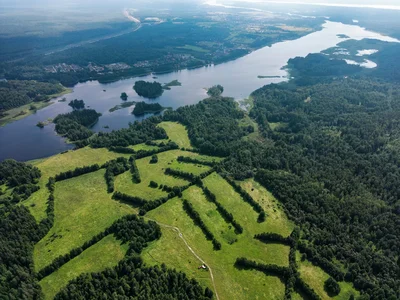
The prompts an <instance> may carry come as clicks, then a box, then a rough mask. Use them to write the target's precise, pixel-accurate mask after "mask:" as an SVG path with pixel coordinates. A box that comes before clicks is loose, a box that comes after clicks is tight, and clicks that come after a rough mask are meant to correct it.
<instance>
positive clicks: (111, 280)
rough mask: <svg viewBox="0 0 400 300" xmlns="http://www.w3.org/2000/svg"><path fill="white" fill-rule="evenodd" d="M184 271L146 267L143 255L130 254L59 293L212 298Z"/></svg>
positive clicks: (67, 296) (63, 295)
mask: <svg viewBox="0 0 400 300" xmlns="http://www.w3.org/2000/svg"><path fill="white" fill-rule="evenodd" d="M212 295H213V293H212V291H211V290H210V289H208V288H207V289H206V290H205V291H204V290H203V289H202V288H201V286H200V285H199V284H198V283H197V282H196V281H194V280H189V279H188V278H187V277H186V275H185V274H184V273H182V272H177V271H175V270H171V269H167V268H166V267H165V265H161V267H158V266H155V267H147V266H145V265H144V264H143V262H142V260H141V258H140V257H131V258H129V259H126V260H124V261H122V262H120V263H119V265H118V266H117V267H115V268H114V269H107V270H105V271H103V272H101V273H92V274H83V275H81V276H79V277H78V278H77V279H75V280H73V281H71V282H70V283H69V285H68V286H67V287H66V288H64V289H63V290H62V291H61V292H60V293H59V294H58V295H57V296H56V297H55V299H57V300H62V299H66V300H67V299H68V300H70V299H100V298H104V299H182V300H190V299H198V300H206V299H211V298H212Z"/></svg>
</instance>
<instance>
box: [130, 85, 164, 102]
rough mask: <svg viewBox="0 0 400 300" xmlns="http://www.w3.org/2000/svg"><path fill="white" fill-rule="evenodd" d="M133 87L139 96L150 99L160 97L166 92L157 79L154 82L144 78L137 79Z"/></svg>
mask: <svg viewBox="0 0 400 300" xmlns="http://www.w3.org/2000/svg"><path fill="white" fill-rule="evenodd" d="M133 89H134V90H135V92H136V93H137V94H138V95H139V96H141V97H145V98H150V99H155V98H158V97H160V96H161V95H162V94H163V92H164V89H163V88H162V85H161V83H159V82H156V81H154V82H147V81H143V80H139V81H136V82H135V85H134V86H133Z"/></svg>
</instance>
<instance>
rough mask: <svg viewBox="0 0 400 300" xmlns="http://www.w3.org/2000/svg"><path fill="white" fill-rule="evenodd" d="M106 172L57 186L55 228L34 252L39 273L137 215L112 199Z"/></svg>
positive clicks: (86, 175) (130, 208) (78, 178)
mask: <svg viewBox="0 0 400 300" xmlns="http://www.w3.org/2000/svg"><path fill="white" fill-rule="evenodd" d="M104 172H105V171H104V170H99V171H97V172H93V173H89V174H85V175H82V176H79V177H75V178H72V179H68V180H64V181H61V182H57V183H56V187H55V193H54V197H55V207H54V213H55V222H54V226H53V228H51V230H50V231H49V233H48V234H47V235H46V236H45V237H44V238H43V239H42V240H40V241H39V242H38V243H37V244H36V245H35V249H34V261H35V269H36V270H37V271H38V270H40V269H42V268H43V267H45V266H46V265H48V264H50V263H51V262H52V261H53V260H54V259H55V258H57V257H58V256H60V255H64V254H66V253H68V252H69V251H71V250H72V249H74V248H76V247H80V246H81V245H83V243H84V242H86V241H88V240H90V239H91V238H92V237H93V236H94V235H97V234H99V233H101V232H102V231H104V229H106V228H107V227H109V226H110V225H111V224H112V223H113V222H114V221H115V220H117V219H119V218H120V217H122V216H124V215H126V214H132V213H135V212H136V210H135V209H133V208H132V207H131V206H128V205H126V204H122V203H119V202H117V201H114V200H111V194H108V193H107V187H106V182H105V180H104Z"/></svg>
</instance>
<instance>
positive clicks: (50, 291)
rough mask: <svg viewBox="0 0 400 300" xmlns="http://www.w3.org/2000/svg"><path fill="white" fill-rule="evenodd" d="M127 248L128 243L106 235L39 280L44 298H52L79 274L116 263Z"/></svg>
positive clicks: (99, 269)
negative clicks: (122, 242)
mask: <svg viewBox="0 0 400 300" xmlns="http://www.w3.org/2000/svg"><path fill="white" fill-rule="evenodd" d="M127 250H128V244H123V245H121V243H120V241H118V240H117V239H116V238H115V237H114V236H113V235H108V236H106V237H105V238H103V239H102V240H101V241H99V242H98V243H96V244H95V245H93V246H91V247H90V248H88V249H86V250H85V251H84V252H82V254H80V255H79V256H77V257H75V258H74V259H72V260H71V261H69V262H68V263H66V264H65V265H63V266H62V267H61V268H60V269H58V270H57V271H56V272H54V273H52V274H50V275H49V276H47V277H45V278H43V279H42V280H41V281H40V282H39V284H40V286H41V287H42V291H43V294H44V295H45V299H53V298H54V296H55V295H56V294H57V293H58V292H59V291H60V290H61V289H62V288H63V287H65V286H66V285H67V284H68V282H69V281H70V280H72V279H75V278H76V277H78V276H79V275H80V274H83V273H91V272H100V271H103V270H104V269H106V268H111V267H113V266H115V265H117V264H118V262H119V261H120V260H122V259H123V258H124V256H125V254H126V252H127Z"/></svg>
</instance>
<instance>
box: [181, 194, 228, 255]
mask: <svg viewBox="0 0 400 300" xmlns="http://www.w3.org/2000/svg"><path fill="white" fill-rule="evenodd" d="M183 209H184V211H185V212H186V213H187V214H188V216H189V217H190V218H191V219H192V220H193V222H194V223H195V224H196V225H197V226H199V227H200V229H201V231H203V233H204V235H205V237H206V238H207V240H210V241H212V244H213V246H214V250H221V247H222V245H221V243H220V242H219V241H218V240H217V239H216V238H215V237H214V234H213V233H212V232H211V231H210V229H208V227H207V226H206V224H204V222H203V220H202V219H201V217H200V214H199V213H198V212H197V211H196V210H195V208H194V207H193V205H192V204H191V203H190V202H189V201H187V200H186V199H184V200H183Z"/></svg>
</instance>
